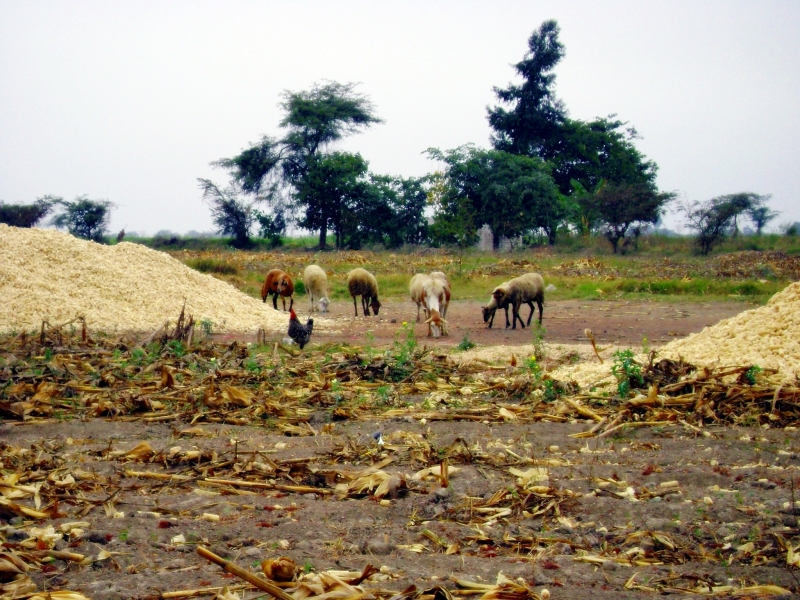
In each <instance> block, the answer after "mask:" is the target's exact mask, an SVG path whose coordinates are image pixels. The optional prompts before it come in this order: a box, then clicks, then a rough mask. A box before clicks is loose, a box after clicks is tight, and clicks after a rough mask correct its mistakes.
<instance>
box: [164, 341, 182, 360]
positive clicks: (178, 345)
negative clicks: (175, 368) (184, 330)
mask: <svg viewBox="0 0 800 600" xmlns="http://www.w3.org/2000/svg"><path fill="white" fill-rule="evenodd" d="M167 346H168V347H169V349H170V350H171V351H172V354H174V355H175V358H181V357H182V356H185V355H186V346H184V345H183V342H182V341H180V340H170V342H169V343H168V344H167Z"/></svg>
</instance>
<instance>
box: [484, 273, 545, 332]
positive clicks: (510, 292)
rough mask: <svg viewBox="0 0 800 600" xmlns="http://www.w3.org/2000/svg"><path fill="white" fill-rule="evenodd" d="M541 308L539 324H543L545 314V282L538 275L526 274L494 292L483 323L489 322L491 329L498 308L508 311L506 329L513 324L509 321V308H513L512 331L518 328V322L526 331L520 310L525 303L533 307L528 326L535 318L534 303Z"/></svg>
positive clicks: (486, 308)
mask: <svg viewBox="0 0 800 600" xmlns="http://www.w3.org/2000/svg"><path fill="white" fill-rule="evenodd" d="M534 302H536V304H537V305H538V306H539V324H540V325H541V324H542V316H543V313H544V280H543V279H542V276H541V275H539V274H538V273H526V274H525V275H520V276H519V277H515V278H514V279H512V280H511V281H506V282H504V283H501V284H500V285H498V286H497V287H496V288H495V289H494V290H493V291H492V297H491V299H490V300H489V304H488V305H486V306H485V307H483V322H484V323H485V322H487V321H488V322H489V327H490V328H491V327H492V324H493V323H494V314H495V312H496V311H497V309H498V308H503V309H505V311H506V328H508V326H509V325H510V324H511V323H509V321H508V307H509V306H511V308H512V312H513V326H512V327H511V328H512V329H516V328H517V320H519V324H520V326H521V327H522V328H523V329H524V328H525V323H524V322H523V321H522V317H520V316H519V309H520V307H521V306H522V304H523V303H525V304H527V305H528V306H530V307H531V312H530V314H529V315H528V325H529V326H530V324H531V318H532V317H533V313H534V307H533V303H534Z"/></svg>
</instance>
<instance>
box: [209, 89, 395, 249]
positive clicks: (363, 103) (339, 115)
mask: <svg viewBox="0 0 800 600" xmlns="http://www.w3.org/2000/svg"><path fill="white" fill-rule="evenodd" d="M354 89H355V84H341V83H336V82H328V83H325V84H323V85H314V86H313V87H312V88H311V89H310V90H307V91H302V92H291V91H288V90H287V91H285V92H284V93H283V101H282V102H281V103H280V106H281V108H283V110H284V111H285V113H286V116H285V117H284V118H283V120H282V121H281V122H280V126H281V127H282V128H283V129H285V131H286V133H285V135H284V136H283V137H281V138H272V137H268V136H264V137H263V138H262V139H261V141H260V142H259V143H257V144H253V145H252V146H251V147H250V148H248V149H247V150H244V151H243V152H241V153H240V154H238V155H237V156H234V157H232V158H224V159H221V160H219V161H216V162H215V163H213V164H214V165H215V166H220V167H223V168H225V169H227V170H228V171H229V172H230V174H231V176H232V177H233V179H234V180H235V181H236V182H237V183H238V185H240V186H241V189H242V190H243V191H244V192H245V193H246V194H252V195H255V196H257V197H258V198H262V199H264V200H266V201H268V202H273V203H281V202H285V203H286V205H287V206H289V207H291V208H293V209H295V210H297V211H299V212H302V213H304V214H303V216H302V217H301V218H300V219H301V220H300V222H301V223H303V225H301V226H302V227H305V228H311V229H319V232H320V233H319V245H320V248H324V247H325V246H326V240H327V234H328V228H329V227H336V226H337V225H335V224H334V222H335V220H336V219H337V218H338V217H337V215H339V212H338V209H337V208H336V207H335V206H333V207H331V208H330V210H329V208H328V205H327V203H326V202H318V201H317V200H315V198H314V197H313V196H312V195H310V194H309V193H307V191H308V190H309V189H310V188H313V187H315V182H314V181H307V180H309V179H314V178H316V179H319V178H320V177H321V176H322V175H321V174H320V172H319V169H323V170H324V169H327V168H330V167H331V166H332V164H331V162H325V161H324V160H323V159H324V158H325V156H326V155H327V154H328V148H329V146H330V144H332V143H333V142H336V141H338V140H340V139H342V138H344V137H346V136H348V135H351V134H353V133H357V132H359V131H361V130H362V129H365V128H367V127H369V126H371V125H372V124H374V123H380V122H381V120H380V119H379V118H378V117H377V116H375V112H374V108H373V106H372V103H371V102H370V101H369V100H368V99H367V98H365V97H364V96H362V95H360V94H357V93H356V92H355V91H354ZM351 157H352V155H351ZM343 158H344V157H343V156H340V157H338V158H333V159H332V160H333V162H334V163H335V162H341V160H343ZM340 159H341V160H340ZM350 160H352V158H351V159H350ZM362 160H363V159H362ZM316 189H319V188H318V187H317V188H316ZM340 225H341V223H340Z"/></svg>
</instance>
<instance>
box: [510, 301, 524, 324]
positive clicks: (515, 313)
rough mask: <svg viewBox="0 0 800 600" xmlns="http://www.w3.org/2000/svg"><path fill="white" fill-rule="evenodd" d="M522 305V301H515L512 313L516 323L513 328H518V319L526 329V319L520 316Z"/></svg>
mask: <svg viewBox="0 0 800 600" xmlns="http://www.w3.org/2000/svg"><path fill="white" fill-rule="evenodd" d="M521 307H522V303H521V302H514V305H513V306H512V307H511V313H512V315H513V317H512V320H513V321H514V325H513V326H512V327H511V329H516V328H517V321H519V326H520V327H522V328H523V329H525V321H523V320H522V317H520V316H519V309H520V308H521Z"/></svg>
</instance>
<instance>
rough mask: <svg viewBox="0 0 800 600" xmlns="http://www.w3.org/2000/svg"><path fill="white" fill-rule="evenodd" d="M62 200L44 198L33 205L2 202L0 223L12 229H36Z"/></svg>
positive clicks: (52, 197) (53, 197) (0, 202)
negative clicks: (57, 202)
mask: <svg viewBox="0 0 800 600" xmlns="http://www.w3.org/2000/svg"><path fill="white" fill-rule="evenodd" d="M57 200H60V198H56V197H55V196H42V197H41V198H37V199H36V201H35V202H34V203H33V204H6V203H5V202H3V201H2V200H0V223H5V224H6V225H11V226H12V227H35V226H36V224H37V223H39V222H40V221H41V220H42V219H44V218H45V217H46V216H47V215H48V214H50V212H51V211H52V210H53V205H54V204H55V202H56V201H57Z"/></svg>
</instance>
